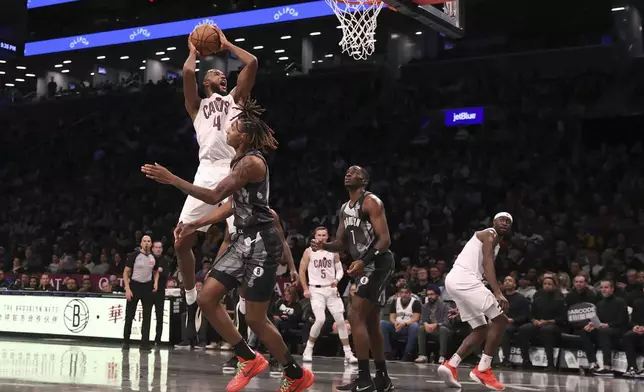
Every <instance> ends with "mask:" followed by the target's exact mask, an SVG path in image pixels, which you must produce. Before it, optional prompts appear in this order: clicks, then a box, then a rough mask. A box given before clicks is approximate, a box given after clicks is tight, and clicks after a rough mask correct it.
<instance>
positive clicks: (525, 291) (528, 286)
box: [517, 274, 537, 303]
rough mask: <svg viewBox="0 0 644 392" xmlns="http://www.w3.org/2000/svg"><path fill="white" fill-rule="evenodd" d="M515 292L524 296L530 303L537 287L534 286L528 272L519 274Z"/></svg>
mask: <svg viewBox="0 0 644 392" xmlns="http://www.w3.org/2000/svg"><path fill="white" fill-rule="evenodd" d="M517 292H518V293H519V294H521V295H523V296H524V297H525V299H527V300H528V302H530V303H532V298H533V297H534V295H535V293H536V292H537V289H535V288H534V284H533V283H532V279H531V278H530V276H529V275H528V274H521V275H520V276H519V288H518V289H517Z"/></svg>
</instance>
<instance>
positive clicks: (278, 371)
mask: <svg viewBox="0 0 644 392" xmlns="http://www.w3.org/2000/svg"><path fill="white" fill-rule="evenodd" d="M268 364H269V365H270V367H271V371H270V376H271V377H276V378H282V373H283V372H284V369H283V368H282V365H280V363H279V362H278V361H277V359H275V358H273V357H270V358H269V359H268Z"/></svg>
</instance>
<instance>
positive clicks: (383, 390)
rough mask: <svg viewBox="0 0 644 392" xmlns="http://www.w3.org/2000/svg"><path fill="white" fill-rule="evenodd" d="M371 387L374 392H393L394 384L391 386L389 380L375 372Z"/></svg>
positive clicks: (387, 377)
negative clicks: (374, 389)
mask: <svg viewBox="0 0 644 392" xmlns="http://www.w3.org/2000/svg"><path fill="white" fill-rule="evenodd" d="M373 386H374V387H375V388H376V392H391V391H393V390H394V384H392V382H391V378H389V376H385V375H383V374H382V373H380V372H376V377H375V378H374V379H373Z"/></svg>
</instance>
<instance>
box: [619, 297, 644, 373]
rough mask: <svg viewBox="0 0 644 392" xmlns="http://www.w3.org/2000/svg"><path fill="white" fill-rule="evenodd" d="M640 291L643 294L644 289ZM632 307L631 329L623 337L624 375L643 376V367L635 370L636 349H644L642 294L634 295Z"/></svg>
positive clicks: (643, 300) (643, 306) (643, 304)
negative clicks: (626, 368) (624, 354)
mask: <svg viewBox="0 0 644 392" xmlns="http://www.w3.org/2000/svg"><path fill="white" fill-rule="evenodd" d="M640 293H641V294H644V289H642V290H640ZM631 294H633V293H631ZM631 298H633V297H631ZM632 307H633V313H632V314H631V323H630V329H631V330H630V331H628V332H626V334H625V335H624V339H623V341H624V351H626V359H627V361H628V370H626V373H624V377H637V378H644V368H642V369H639V371H638V370H637V350H638V349H639V350H644V295H641V296H639V297H635V299H633V304H632Z"/></svg>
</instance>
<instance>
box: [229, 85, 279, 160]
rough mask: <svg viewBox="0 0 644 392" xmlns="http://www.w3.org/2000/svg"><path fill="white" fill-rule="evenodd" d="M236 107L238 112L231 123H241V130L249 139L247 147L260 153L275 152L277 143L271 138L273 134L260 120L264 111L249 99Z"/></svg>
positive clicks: (254, 101)
mask: <svg viewBox="0 0 644 392" xmlns="http://www.w3.org/2000/svg"><path fill="white" fill-rule="evenodd" d="M238 106H239V107H238V108H237V109H238V110H239V111H240V112H239V113H238V114H237V115H235V117H233V121H235V120H239V121H240V122H241V123H242V128H241V130H242V132H244V133H245V134H247V135H248V137H249V140H248V145H249V147H250V148H251V149H253V150H259V151H262V152H269V151H274V150H276V149H277V145H278V144H279V143H278V142H277V140H276V139H275V137H274V136H273V135H274V134H275V132H273V130H272V129H271V128H270V127H269V126H268V125H267V124H266V123H265V122H264V121H262V119H261V118H260V116H261V115H262V114H263V113H264V111H265V109H264V108H262V107H261V106H259V104H258V103H257V101H256V100H254V99H251V98H247V99H246V100H244V102H242V103H241V104H239V105H238Z"/></svg>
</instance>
